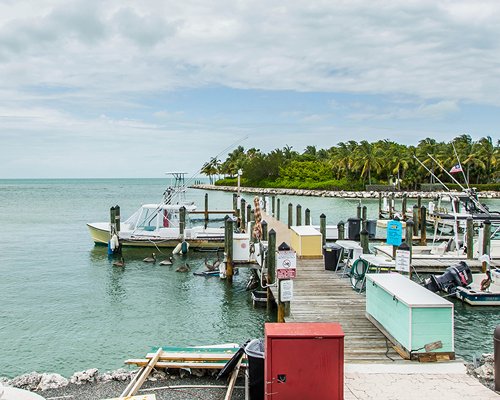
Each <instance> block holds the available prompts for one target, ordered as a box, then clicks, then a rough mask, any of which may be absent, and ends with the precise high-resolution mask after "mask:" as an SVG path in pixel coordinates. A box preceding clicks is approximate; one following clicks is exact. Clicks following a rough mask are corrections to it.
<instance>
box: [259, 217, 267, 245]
mask: <svg viewBox="0 0 500 400" xmlns="http://www.w3.org/2000/svg"><path fill="white" fill-rule="evenodd" d="M260 226H261V227H262V240H263V241H266V240H267V236H268V235H267V222H266V221H265V220H263V221H262V222H261V223H260Z"/></svg>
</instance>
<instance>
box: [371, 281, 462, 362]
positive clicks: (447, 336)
mask: <svg viewBox="0 0 500 400" xmlns="http://www.w3.org/2000/svg"><path fill="white" fill-rule="evenodd" d="M366 281H367V282H366V315H367V318H368V319H370V320H371V321H372V322H373V323H374V324H375V325H376V326H377V327H378V328H379V329H380V330H382V331H383V332H384V334H385V335H386V336H387V337H388V338H389V339H390V340H391V341H392V342H396V343H395V344H396V345H398V344H399V345H400V346H401V347H402V348H403V350H405V351H406V352H407V353H408V355H416V354H419V353H426V352H427V351H426V350H425V348H424V347H425V346H426V345H429V344H431V343H435V342H438V341H440V342H441V343H442V347H441V348H438V349H433V350H430V352H436V353H454V352H455V338H454V329H453V324H454V321H453V303H451V302H450V301H448V300H446V299H443V298H442V297H440V296H438V295H437V294H435V293H432V292H431V291H429V290H427V289H425V288H424V287H422V286H420V285H419V284H417V283H415V282H413V281H412V280H410V279H408V277H404V276H402V275H400V274H397V273H393V274H367V275H366Z"/></svg>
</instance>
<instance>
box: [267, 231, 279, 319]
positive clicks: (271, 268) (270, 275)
mask: <svg viewBox="0 0 500 400" xmlns="http://www.w3.org/2000/svg"><path fill="white" fill-rule="evenodd" d="M273 249H274V250H273ZM266 265H267V277H266V278H267V279H266V280H267V284H268V285H274V284H275V283H276V231H275V230H274V229H271V230H270V231H269V240H268V242H267V253H266ZM272 298H273V293H272V291H271V288H270V287H268V288H267V307H268V309H270V308H271V306H272ZM275 300H276V302H278V301H279V298H278V299H275ZM277 304H278V303H277Z"/></svg>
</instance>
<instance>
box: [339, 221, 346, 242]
mask: <svg viewBox="0 0 500 400" xmlns="http://www.w3.org/2000/svg"><path fill="white" fill-rule="evenodd" d="M337 232H338V238H339V240H344V239H345V223H344V221H339V223H338V224H337Z"/></svg>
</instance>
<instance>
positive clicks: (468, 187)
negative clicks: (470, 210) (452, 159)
mask: <svg viewBox="0 0 500 400" xmlns="http://www.w3.org/2000/svg"><path fill="white" fill-rule="evenodd" d="M451 145H452V146H453V151H454V152H455V156H456V157H457V161H458V165H459V166H460V170H461V171H462V175H463V176H464V181H465V183H466V185H467V189H470V186H469V181H468V180H467V177H466V176H465V172H464V169H463V168H462V163H461V162H460V158H459V157H458V153H457V149H455V145H454V144H453V142H451Z"/></svg>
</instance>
